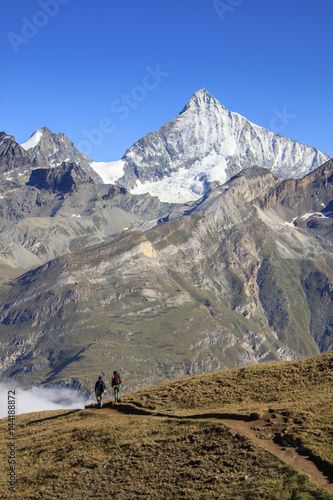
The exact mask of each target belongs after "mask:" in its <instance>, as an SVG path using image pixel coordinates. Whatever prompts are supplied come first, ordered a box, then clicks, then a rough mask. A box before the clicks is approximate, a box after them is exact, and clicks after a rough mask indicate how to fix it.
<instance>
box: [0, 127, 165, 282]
mask: <svg viewBox="0 0 333 500" xmlns="http://www.w3.org/2000/svg"><path fill="white" fill-rule="evenodd" d="M41 161H42V160H40V161H39V160H37V159H36V158H32V156H31V155H30V154H29V153H28V152H26V151H25V150H24V148H22V147H21V146H20V145H19V144H17V143H16V141H15V139H14V138H13V137H11V136H7V135H6V134H4V133H3V134H1V136H0V180H1V182H0V231H1V233H0V269H1V279H2V280H4V279H6V277H9V276H13V275H15V273H16V275H17V274H18V273H20V272H22V270H23V269H30V268H31V267H33V266H36V265H40V264H43V263H45V262H47V261H48V260H50V259H53V258H54V257H56V256H58V255H63V254H64V253H67V252H69V251H72V250H74V249H78V248H84V247H86V246H89V245H92V244H96V243H98V242H101V241H105V239H107V238H110V237H112V236H113V235H115V234H118V233H120V232H122V231H123V230H124V228H127V227H129V226H131V225H132V224H134V223H138V222H142V221H144V220H146V219H148V220H151V219H157V218H159V217H161V216H163V215H164V214H166V213H167V212H168V211H169V210H170V209H171V208H172V206H173V205H169V204H163V203H161V202H160V201H159V200H158V198H156V197H155V198H152V197H151V196H150V195H140V196H135V195H131V194H129V193H128V192H127V191H126V190H125V189H124V188H121V187H119V186H115V185H107V184H101V183H99V184H96V183H95V181H94V180H93V179H92V178H91V177H90V176H89V175H88V174H87V173H86V172H85V171H83V169H81V167H80V166H79V165H77V163H61V164H60V165H57V166H53V167H50V166H49V165H48V164H47V165H46V166H43V164H42V163H41ZM13 273H14V274H13Z"/></svg>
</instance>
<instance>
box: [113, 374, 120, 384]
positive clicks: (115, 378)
mask: <svg viewBox="0 0 333 500" xmlns="http://www.w3.org/2000/svg"><path fill="white" fill-rule="evenodd" d="M113 385H120V375H119V373H117V375H115V376H114V380H113Z"/></svg>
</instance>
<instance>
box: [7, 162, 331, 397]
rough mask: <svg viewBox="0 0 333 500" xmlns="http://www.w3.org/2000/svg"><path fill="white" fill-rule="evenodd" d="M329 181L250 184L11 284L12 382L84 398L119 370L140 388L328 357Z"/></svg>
mask: <svg viewBox="0 0 333 500" xmlns="http://www.w3.org/2000/svg"><path fill="white" fill-rule="evenodd" d="M332 169H333V162H332V160H331V161H330V162H328V163H327V164H326V165H325V166H323V167H322V168H319V169H317V170H316V171H314V172H312V173H311V174H309V176H307V178H306V180H303V182H301V181H300V182H297V183H295V182H294V181H290V182H289V184H288V182H287V181H283V180H281V179H279V178H278V177H277V176H276V175H275V174H273V173H272V172H271V171H268V170H267V169H262V168H258V167H255V168H252V169H249V170H244V171H242V172H240V173H239V174H237V175H236V176H235V177H233V178H232V179H231V180H230V181H228V182H227V183H226V184H225V185H223V186H220V187H218V188H215V189H214V190H212V191H210V192H209V193H207V195H206V196H205V197H204V198H202V199H201V200H199V201H196V202H193V203H188V204H186V206H184V207H176V209H175V210H173V211H172V210H171V211H170V216H168V217H162V218H161V219H160V220H159V223H157V225H156V224H155V226H154V227H151V228H149V229H146V230H140V229H139V228H138V229H136V230H134V229H133V230H128V231H125V232H124V233H122V234H121V235H120V236H118V237H117V238H114V239H113V240H112V241H109V242H108V243H105V244H102V245H101V244H99V245H95V246H94V247H91V248H89V249H81V250H79V251H74V252H72V253H70V254H67V255H64V256H63V257H59V258H57V259H55V260H52V261H50V262H48V263H46V264H44V265H43V266H42V267H39V268H37V269H35V270H32V271H29V272H28V273H26V274H24V275H23V276H21V277H20V278H18V279H16V280H12V281H11V283H10V284H3V285H2V286H1V287H0V298H1V304H2V305H1V309H0V337H1V339H2V340H1V346H0V353H1V372H2V377H3V378H5V377H15V378H16V379H17V380H19V381H23V380H24V381H25V382H26V383H29V384H39V383H43V384H46V385H47V384H64V385H69V386H71V385H73V384H76V385H77V384H81V385H82V386H83V387H87V386H88V380H91V378H93V377H94V376H95V374H96V370H97V372H98V371H100V370H102V371H103V372H106V371H107V370H109V369H110V366H112V367H113V366H114V367H115V368H119V369H121V370H122V372H123V373H124V375H125V376H126V380H127V384H128V385H127V387H128V388H138V387H142V386H147V385H151V384H154V383H157V382H160V381H163V380H166V379H173V378H178V377H180V376H182V375H185V374H196V373H205V372H209V371H215V370H219V369H223V368H226V367H232V366H239V365H243V364H246V363H249V362H252V363H253V362H260V361H264V360H265V361H268V360H273V359H295V358H299V357H304V356H310V355H313V354H316V353H318V352H324V351H326V350H329V349H332V347H333V331H332V324H333V315H332V310H333V308H332V300H333V273H332V269H333V265H332V264H333V262H332V245H333V239H332V216H331V214H330V213H329V211H328V206H329V203H328V201H329V200H330V199H332V194H333V193H332ZM300 185H301V186H302V189H300ZM286 186H289V187H288V189H287V187H286ZM282 192H283V193H284V194H283V197H281V196H282V195H278V196H277V194H276V193H282ZM315 193H316V201H315V203H314V201H313V200H314V194H315ZM310 202H311V205H310V204H309V203H310ZM309 207H310V208H311V210H314V212H312V213H311V214H309V213H308V212H307V210H308V209H309ZM300 221H301V223H300Z"/></svg>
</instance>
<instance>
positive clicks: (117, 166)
mask: <svg viewBox="0 0 333 500" xmlns="http://www.w3.org/2000/svg"><path fill="white" fill-rule="evenodd" d="M124 165H125V161H124V160H118V161H108V162H103V161H93V162H92V163H91V164H90V166H91V168H92V169H94V170H95V172H96V173H97V174H98V175H99V176H100V177H101V178H102V180H103V182H104V184H114V183H115V182H116V180H118V179H119V178H120V177H122V176H123V175H124Z"/></svg>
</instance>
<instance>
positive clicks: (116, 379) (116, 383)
mask: <svg viewBox="0 0 333 500" xmlns="http://www.w3.org/2000/svg"><path fill="white" fill-rule="evenodd" d="M121 383H122V380H121V377H120V375H119V373H118V372H117V371H114V372H113V375H112V379H111V386H112V387H113V391H114V399H115V402H116V403H117V402H120V399H119V391H120V384H121Z"/></svg>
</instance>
